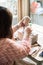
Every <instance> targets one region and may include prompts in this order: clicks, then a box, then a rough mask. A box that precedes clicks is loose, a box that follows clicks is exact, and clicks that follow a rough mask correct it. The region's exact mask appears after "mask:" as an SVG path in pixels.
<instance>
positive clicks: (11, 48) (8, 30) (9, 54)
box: [0, 6, 31, 65]
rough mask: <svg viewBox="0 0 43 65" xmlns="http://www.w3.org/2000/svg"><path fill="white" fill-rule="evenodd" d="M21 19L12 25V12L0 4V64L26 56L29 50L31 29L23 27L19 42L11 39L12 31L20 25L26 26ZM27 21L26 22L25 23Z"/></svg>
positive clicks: (6, 64)
mask: <svg viewBox="0 0 43 65" xmlns="http://www.w3.org/2000/svg"><path fill="white" fill-rule="evenodd" d="M23 22H24V20H21V22H20V23H18V24H17V25H15V26H13V27H12V14H11V12H10V11H9V10H8V9H7V8H5V7H1V6H0V65H12V64H13V63H14V61H16V60H18V59H22V58H24V57H26V56H28V54H29V51H30V47H31V46H30V38H29V36H30V34H31V29H30V28H29V27H27V28H26V29H25V33H24V37H23V39H22V41H20V44H18V43H16V42H15V41H14V40H13V33H14V32H15V31H16V30H17V29H19V28H20V27H22V26H23V27H24V26H27V24H28V23H27V22H28V19H27V22H24V23H23ZM26 23H27V24H26Z"/></svg>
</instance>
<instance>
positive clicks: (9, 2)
mask: <svg viewBox="0 0 43 65" xmlns="http://www.w3.org/2000/svg"><path fill="white" fill-rule="evenodd" d="M0 6H4V7H7V8H8V9H10V10H11V12H12V14H13V15H17V0H0Z"/></svg>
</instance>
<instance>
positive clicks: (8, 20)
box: [0, 6, 12, 38]
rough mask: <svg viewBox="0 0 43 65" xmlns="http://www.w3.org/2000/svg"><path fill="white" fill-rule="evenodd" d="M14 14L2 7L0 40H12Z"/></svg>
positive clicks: (0, 10)
mask: <svg viewBox="0 0 43 65" xmlns="http://www.w3.org/2000/svg"><path fill="white" fill-rule="evenodd" d="M11 24H12V14H11V12H10V11H9V10H8V9H7V8H5V7H2V6H0V38H7V37H8V38H12V28H11Z"/></svg>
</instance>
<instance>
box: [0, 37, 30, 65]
mask: <svg viewBox="0 0 43 65" xmlns="http://www.w3.org/2000/svg"><path fill="white" fill-rule="evenodd" d="M29 51H30V45H29V41H25V40H23V41H22V42H20V43H16V42H14V41H13V40H11V39H7V38H6V39H2V40H0V65H12V64H13V63H14V61H16V60H20V59H22V58H24V57H26V56H27V55H28V54H29Z"/></svg>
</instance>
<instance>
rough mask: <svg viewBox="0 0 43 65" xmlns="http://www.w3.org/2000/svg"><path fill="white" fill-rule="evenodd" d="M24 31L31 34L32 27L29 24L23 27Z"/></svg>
mask: <svg viewBox="0 0 43 65" xmlns="http://www.w3.org/2000/svg"><path fill="white" fill-rule="evenodd" d="M25 31H26V33H27V34H31V32H32V29H31V27H30V26H27V27H26V28H25Z"/></svg>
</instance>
